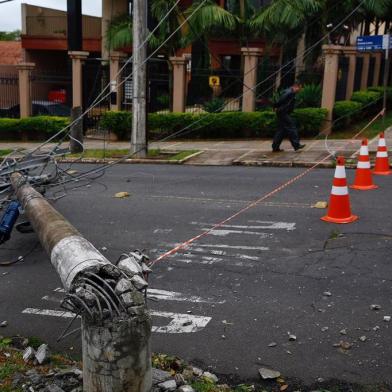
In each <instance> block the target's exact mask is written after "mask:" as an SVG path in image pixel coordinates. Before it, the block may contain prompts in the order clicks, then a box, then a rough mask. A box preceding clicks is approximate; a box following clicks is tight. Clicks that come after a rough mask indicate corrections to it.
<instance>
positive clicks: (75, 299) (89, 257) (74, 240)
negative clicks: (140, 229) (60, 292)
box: [11, 173, 152, 392]
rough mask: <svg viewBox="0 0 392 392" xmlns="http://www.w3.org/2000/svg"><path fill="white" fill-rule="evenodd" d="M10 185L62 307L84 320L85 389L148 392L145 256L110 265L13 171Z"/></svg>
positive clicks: (128, 257)
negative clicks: (58, 285) (47, 262)
mask: <svg viewBox="0 0 392 392" xmlns="http://www.w3.org/2000/svg"><path fill="white" fill-rule="evenodd" d="M11 182H12V186H13V188H14V190H15V193H16V196H17V198H18V200H19V202H20V203H21V205H22V207H23V209H24V211H25V214H26V215H27V217H28V219H29V220H30V222H31V225H32V227H33V228H34V231H35V232H36V233H37V235H38V237H39V239H40V241H41V244H42V246H43V247H44V248H45V250H46V251H47V253H48V254H49V255H50V259H51V263H52V265H53V266H54V268H55V269H56V271H57V273H58V275H59V276H60V279H61V281H62V283H63V286H64V288H65V289H66V290H67V296H66V298H65V300H64V301H63V304H62V306H63V307H64V308H65V309H67V310H70V311H72V312H74V313H75V314H80V315H81V317H82V344H83V382H84V387H83V389H84V391H85V392H147V391H149V390H150V389H151V384H152V381H151V349H150V336H151V319H150V315H149V313H148V310H147V306H146V297H145V290H146V288H147V286H148V283H147V281H146V280H145V279H146V277H147V275H148V273H149V272H151V270H150V269H149V268H148V267H147V265H146V263H147V260H148V258H147V257H146V256H145V255H144V254H143V253H142V252H140V251H135V252H132V253H130V254H129V255H123V256H122V259H121V260H120V262H119V263H118V265H117V266H115V265H113V264H112V263H110V261H109V260H107V259H106V257H105V256H103V255H102V254H101V253H100V252H99V251H98V250H97V249H96V248H95V247H94V246H93V245H92V244H91V243H90V242H89V241H87V240H86V239H85V238H83V237H82V236H81V235H80V233H79V232H78V231H77V230H76V229H75V228H74V227H73V226H72V225H71V224H70V223H69V222H68V221H67V220H66V219H65V218H64V217H63V216H62V215H61V214H60V213H59V212H57V211H56V210H55V209H54V208H53V207H52V206H51V205H50V204H49V203H48V202H47V200H45V198H44V197H43V196H42V195H41V194H40V193H38V192H37V191H36V190H34V189H33V188H32V187H31V186H30V185H29V184H28V183H27V181H26V179H25V177H23V176H22V175H21V174H20V173H13V174H12V175H11ZM65 332H66V331H65ZM65 332H64V335H65Z"/></svg>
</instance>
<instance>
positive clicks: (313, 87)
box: [296, 84, 322, 108]
mask: <svg viewBox="0 0 392 392" xmlns="http://www.w3.org/2000/svg"><path fill="white" fill-rule="evenodd" d="M321 95H322V91H321V86H320V85H319V84H306V85H305V86H304V87H303V88H302V90H301V91H300V92H299V93H298V94H297V98H296V102H297V107H298V108H319V107H320V105H321Z"/></svg>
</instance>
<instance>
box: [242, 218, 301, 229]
mask: <svg viewBox="0 0 392 392" xmlns="http://www.w3.org/2000/svg"><path fill="white" fill-rule="evenodd" d="M249 223H258V224H261V225H262V226H261V228H263V229H269V230H287V231H293V230H295V229H296V223H295V222H270V221H258V220H250V221H249Z"/></svg>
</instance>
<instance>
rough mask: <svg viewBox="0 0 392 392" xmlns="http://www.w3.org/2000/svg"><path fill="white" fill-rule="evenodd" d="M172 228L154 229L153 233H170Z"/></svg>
mask: <svg viewBox="0 0 392 392" xmlns="http://www.w3.org/2000/svg"><path fill="white" fill-rule="evenodd" d="M172 231H173V229H155V230H154V232H153V233H154V234H168V233H171V232H172Z"/></svg>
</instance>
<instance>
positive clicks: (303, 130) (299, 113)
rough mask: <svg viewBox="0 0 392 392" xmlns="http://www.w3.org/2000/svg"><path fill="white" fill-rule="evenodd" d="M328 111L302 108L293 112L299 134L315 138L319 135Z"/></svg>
mask: <svg viewBox="0 0 392 392" xmlns="http://www.w3.org/2000/svg"><path fill="white" fill-rule="evenodd" d="M327 114H328V110H327V109H320V108H303V109H296V110H295V111H294V117H295V118H296V120H297V123H298V128H299V132H300V134H301V135H303V136H315V135H317V134H319V132H320V130H321V126H322V124H323V122H324V120H325V118H326V117H327Z"/></svg>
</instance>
